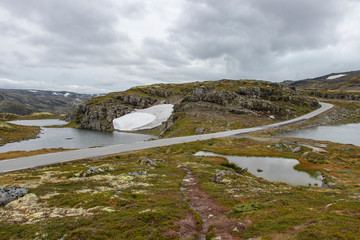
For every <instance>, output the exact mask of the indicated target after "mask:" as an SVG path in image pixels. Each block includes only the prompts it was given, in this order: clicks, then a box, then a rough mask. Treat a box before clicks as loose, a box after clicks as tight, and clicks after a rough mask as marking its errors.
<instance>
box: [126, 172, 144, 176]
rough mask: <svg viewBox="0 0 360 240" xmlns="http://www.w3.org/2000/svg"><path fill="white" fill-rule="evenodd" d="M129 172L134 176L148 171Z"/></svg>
mask: <svg viewBox="0 0 360 240" xmlns="http://www.w3.org/2000/svg"><path fill="white" fill-rule="evenodd" d="M128 174H129V175H132V176H139V175H147V171H136V172H129V173H128Z"/></svg>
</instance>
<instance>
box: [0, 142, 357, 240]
mask: <svg viewBox="0 0 360 240" xmlns="http://www.w3.org/2000/svg"><path fill="white" fill-rule="evenodd" d="M302 141H304V140H300V139H299V140H298V142H302ZM306 143H307V144H315V143H316V142H315V141H309V140H307V141H306ZM344 149H348V150H347V151H346V152H344ZM198 150H205V151H214V152H217V153H222V154H242V155H264V156H283V157H293V158H297V159H299V161H300V162H301V163H302V164H301V165H300V167H301V168H304V169H312V170H314V169H318V170H321V171H322V173H323V174H324V175H325V176H327V178H328V179H331V181H332V182H334V183H335V187H334V188H319V187H314V188H308V187H294V186H290V185H287V184H282V183H275V182H268V181H265V180H263V179H260V178H256V177H254V176H252V175H250V174H248V173H245V174H242V175H238V176H226V177H225V179H226V184H216V183H214V182H212V181H211V178H212V177H213V176H214V175H215V172H216V171H217V170H219V169H227V168H226V167H224V166H221V165H218V163H219V162H220V161H219V159H218V158H211V157H210V158H209V157H194V156H192V154H193V153H195V152H196V151H198ZM326 150H327V151H328V153H321V154H320V153H318V154H315V153H314V154H312V155H311V156H310V158H309V157H308V158H307V159H304V158H302V157H301V156H302V154H303V153H304V151H308V149H303V150H302V151H301V152H299V153H296V154H293V153H291V152H287V151H285V150H284V151H283V150H277V149H276V148H275V147H274V143H271V142H258V141H254V140H249V139H220V140H209V141H204V142H195V143H188V144H179V145H174V146H170V147H161V148H155V149H150V150H147V151H139V152H134V153H127V154H121V155H116V156H108V157H105V158H101V159H95V160H81V161H75V162H72V163H67V164H59V165H54V166H49V167H43V168H39V169H34V170H26V171H21V172H13V173H7V174H3V175H0V185H5V186H6V185H19V186H27V187H29V189H30V193H33V194H36V196H37V197H38V203H36V204H34V207H35V208H36V212H37V215H36V217H38V220H39V221H37V222H28V224H21V223H17V224H14V223H12V222H13V221H14V218H11V217H7V215H6V214H3V215H1V214H0V216H1V217H0V218H1V221H2V224H1V225H0V233H1V234H0V239H9V238H13V239H33V238H36V237H38V238H39V239H42V238H44V239H45V238H46V239H59V238H61V237H63V239H90V238H91V239H114V238H118V239H144V238H146V239H178V238H179V237H176V235H175V234H174V232H178V231H180V230H181V229H180V227H179V226H180V225H179V222H180V220H181V219H184V218H185V217H186V216H188V215H189V214H192V215H193V214H194V213H193V212H192V211H191V209H190V208H189V206H188V205H187V201H186V199H183V197H182V196H181V193H180V184H181V181H182V178H183V176H184V172H183V170H181V169H180V168H178V167H177V165H178V164H186V165H188V166H189V167H190V168H192V169H193V171H194V172H195V174H196V175H197V176H198V177H199V179H200V181H201V188H202V189H203V190H204V191H206V192H208V193H209V194H210V196H211V197H212V198H213V199H215V200H216V201H217V202H218V203H219V204H221V205H223V206H225V207H226V208H227V209H228V214H229V216H231V217H234V218H237V219H238V220H239V221H240V220H248V222H249V225H248V227H247V229H246V230H244V231H241V232H240V233H239V234H238V235H239V237H241V238H256V237H262V239H273V238H278V239H357V237H358V236H359V234H360V229H359V228H358V226H359V225H360V217H359V216H360V203H359V195H358V194H356V192H358V191H359V187H360V184H359V182H358V179H359V176H360V175H359V168H360V162H359V159H358V156H359V154H360V148H359V147H354V146H351V145H341V144H333V143H328V147H327V148H326ZM143 156H146V157H148V158H150V159H158V158H161V159H164V160H165V161H166V162H165V163H159V167H158V168H150V167H148V166H144V165H140V164H139V163H138V159H139V158H140V157H143ZM314 159H315V160H317V161H314ZM309 160H311V161H309ZM88 165H91V166H96V167H99V168H101V169H103V171H102V172H101V173H98V174H95V175H93V176H90V177H87V178H79V177H78V176H79V174H81V173H83V172H84V171H85V170H86V169H87V166H88ZM324 168H327V169H330V171H329V172H327V171H324V170H323V169H324ZM139 170H147V171H148V173H149V174H148V175H147V176H138V177H132V176H129V175H128V174H127V173H129V172H132V171H139ZM330 176H332V177H330ZM29 208H30V207H29ZM55 208H61V209H64V208H68V209H72V210H73V209H79V208H84V209H86V211H87V213H91V215H81V214H80V215H79V216H73V217H71V216H65V217H57V218H49V213H51V212H52V211H55V210H54V209H55ZM0 210H1V211H4V212H5V213H6V212H7V211H11V210H14V209H11V208H9V209H7V208H3V207H1V208H0ZM23 211H24V210H23ZM46 211H48V214H42V212H46ZM68 211H70V210H68ZM30 216H32V217H34V215H33V213H31V211H30V212H28V213H26V214H24V213H21V212H20V213H19V215H18V216H17V218H16V219H18V220H19V219H20V220H19V221H20V222H21V221H23V222H24V221H27V218H29V217H30ZM50 216H51V215H50ZM195 219H196V218H195ZM170 233H173V234H170Z"/></svg>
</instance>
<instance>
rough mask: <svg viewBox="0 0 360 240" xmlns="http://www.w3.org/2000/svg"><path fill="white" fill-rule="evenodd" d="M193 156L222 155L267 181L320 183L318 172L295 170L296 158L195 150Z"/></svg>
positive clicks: (307, 184) (297, 183) (319, 184)
mask: <svg viewBox="0 0 360 240" xmlns="http://www.w3.org/2000/svg"><path fill="white" fill-rule="evenodd" d="M195 156H215V157H224V158H226V159H228V161H229V162H232V163H235V164H237V165H238V166H240V167H242V168H248V172H250V173H251V174H253V175H255V176H257V177H262V178H264V179H266V180H269V181H278V182H284V183H288V184H292V185H303V186H309V185H312V186H315V185H317V186H321V184H322V181H321V179H322V176H321V173H320V172H316V174H315V176H311V175H310V174H309V173H307V172H302V171H297V170H295V169H294V166H295V165H297V164H298V163H299V161H298V160H296V159H289V158H278V157H245V156H231V155H221V154H216V153H212V152H203V151H200V152H197V153H196V154H195ZM260 170H261V171H260Z"/></svg>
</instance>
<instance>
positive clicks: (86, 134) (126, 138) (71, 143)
mask: <svg viewBox="0 0 360 240" xmlns="http://www.w3.org/2000/svg"><path fill="white" fill-rule="evenodd" d="M10 123H14V124H19V125H27V126H41V127H42V128H41V134H40V136H39V138H36V139H30V140H25V141H21V142H14V143H8V144H6V145H4V146H1V147H0V152H8V151H24V150H26V151H30V150H36V149H43V148H89V147H95V146H109V145H114V144H124V143H133V142H140V141H145V140H149V139H151V138H155V137H154V136H152V135H145V134H133V133H124V132H101V131H94V130H85V129H75V128H43V127H44V126H51V125H61V124H66V123H67V122H65V121H61V120H57V119H46V120H21V121H12V122H10Z"/></svg>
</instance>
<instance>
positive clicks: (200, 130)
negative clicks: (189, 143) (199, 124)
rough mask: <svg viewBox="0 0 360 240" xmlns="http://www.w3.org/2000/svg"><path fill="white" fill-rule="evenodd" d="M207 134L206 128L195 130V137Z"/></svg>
mask: <svg viewBox="0 0 360 240" xmlns="http://www.w3.org/2000/svg"><path fill="white" fill-rule="evenodd" d="M204 132H205V129H204V128H197V129H195V135H200V134H203V133H204Z"/></svg>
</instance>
